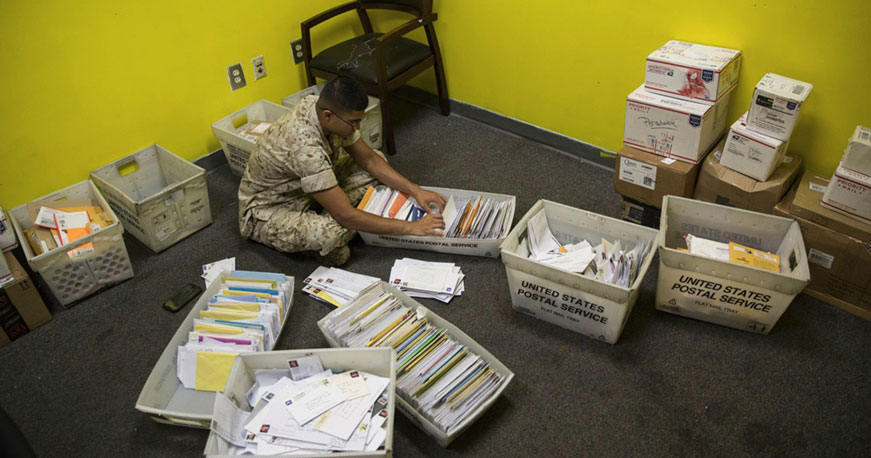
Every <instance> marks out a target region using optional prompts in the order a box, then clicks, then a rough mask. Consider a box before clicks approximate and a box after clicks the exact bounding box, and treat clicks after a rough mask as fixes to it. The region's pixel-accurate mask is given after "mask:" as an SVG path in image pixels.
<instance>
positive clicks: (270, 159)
mask: <svg viewBox="0 0 871 458" xmlns="http://www.w3.org/2000/svg"><path fill="white" fill-rule="evenodd" d="M317 100H318V97H317V96H315V95H310V96H307V97H304V98H303V99H302V100H300V101H299V103H298V104H297V105H296V107H294V108H293V109H292V110H290V111H288V112H287V113H285V114H284V115H282V116H281V117H280V118H278V120H277V121H275V122H274V123H273V124H272V126H271V127H269V129H267V130H266V132H264V133H263V135H262V136H261V137H260V139H258V140H257V146H256V147H255V148H254V151H253V152H252V153H251V157H250V158H249V159H248V165H247V167H245V174H244V175H243V176H242V182H241V183H240V184H239V227H240V229H241V230H242V233H243V235H245V236H247V235H249V234H246V229H245V228H246V227H247V228H251V227H252V226H253V224H250V223H253V221H252V220H260V221H266V220H268V219H269V217H270V216H271V215H272V213H273V212H274V211H275V209H276V208H279V207H281V206H291V207H299V210H303V209H305V208H306V207H308V205H309V200H308V199H307V198H304V197H305V196H306V195H311V194H312V193H315V192H319V191H325V190H327V189H330V188H332V187H334V186H336V185H338V181H337V180H336V175H335V173H334V171H333V167H334V166H335V164H337V163H338V162H339V159H340V157H341V156H347V153H346V152H345V151H344V150H343V149H342V147H343V146H350V145H353V144H354V143H355V142H356V141H357V140H358V139H359V138H360V131H359V130H355V131H354V135H353V136H352V137H351V138H349V139H347V140H345V139H343V138H342V137H339V136H338V135H330V136H329V137H327V136H325V135H324V132H323V130H322V129H321V125H320V122H319V121H318V114H317V107H315V102H317ZM249 230H250V229H249Z"/></svg>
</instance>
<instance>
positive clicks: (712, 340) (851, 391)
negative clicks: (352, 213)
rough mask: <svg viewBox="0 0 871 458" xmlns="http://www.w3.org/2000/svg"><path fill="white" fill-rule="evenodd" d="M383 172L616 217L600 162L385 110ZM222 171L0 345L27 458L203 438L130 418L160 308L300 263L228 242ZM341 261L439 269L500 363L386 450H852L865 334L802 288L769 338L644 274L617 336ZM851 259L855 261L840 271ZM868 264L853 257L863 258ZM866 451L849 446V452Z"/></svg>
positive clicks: (162, 332)
mask: <svg viewBox="0 0 871 458" xmlns="http://www.w3.org/2000/svg"><path fill="white" fill-rule="evenodd" d="M396 105H397V110H398V113H397V117H398V118H400V119H401V122H400V124H399V125H398V129H397V144H398V145H399V154H398V155H396V156H394V157H391V158H390V161H391V164H392V165H393V166H394V167H395V168H396V169H398V170H399V171H401V172H402V173H403V174H405V175H406V176H407V177H408V178H410V179H411V180H414V181H416V182H418V183H421V184H425V185H433V186H442V187H449V188H459V189H471V190H480V191H488V192H495V193H504V194H511V195H516V196H517V211H516V216H515V221H516V220H518V219H520V217H522V215H523V214H525V212H526V211H527V210H528V209H529V208H530V207H531V206H532V205H533V204H534V203H535V202H536V201H537V200H538V199H549V200H553V201H557V202H561V203H564V204H567V205H570V206H574V207H579V208H583V209H587V210H590V211H593V212H597V213H601V214H605V215H609V216H618V215H619V197H618V196H617V195H616V194H615V193H614V191H613V179H614V177H613V171H609V170H605V169H603V168H600V167H597V166H593V165H590V164H588V163H586V162H583V161H580V160H578V159H576V158H573V157H570V156H568V155H566V154H564V153H561V152H559V151H555V150H552V149H550V148H547V147H543V146H541V145H540V144H538V143H535V142H532V141H529V140H527V139H524V138H520V137H516V136H513V135H511V134H507V133H505V132H503V131H499V130H495V129H492V128H490V127H488V126H486V125H482V124H479V123H477V122H474V121H470V120H468V119H464V118H461V117H457V116H451V117H442V116H440V115H438V114H437V113H436V112H435V111H433V110H431V109H429V108H427V107H422V106H418V105H413V104H410V103H407V102H402V101H397V102H396ZM237 186H238V178H237V177H235V176H233V175H232V174H231V173H230V172H229V169H228V168H227V167H226V166H223V167H220V168H218V169H216V170H214V171H213V172H211V173H210V175H209V196H210V200H211V210H212V216H213V220H214V221H213V222H212V224H211V225H210V226H209V227H207V228H205V229H203V230H202V231H200V232H198V233H196V234H194V235H192V236H191V237H189V238H187V239H185V240H183V241H182V242H180V243H179V244H177V245H176V246H174V247H172V248H170V249H169V250H167V251H165V252H163V253H161V254H159V255H154V254H153V253H151V252H150V251H149V250H148V248H146V247H145V246H144V245H142V244H141V243H140V242H139V241H137V240H136V239H134V238H132V237H130V236H129V235H126V234H125V242H126V244H127V249H128V251H129V253H130V257H131V260H132V262H133V267H134V270H135V273H136V276H135V278H133V279H131V280H129V281H126V282H124V283H122V284H120V285H117V286H115V287H112V288H110V289H108V290H105V291H103V292H101V293H99V294H96V295H94V296H92V297H90V298H88V299H86V300H84V301H82V302H80V303H79V304H78V305H76V306H75V307H73V308H71V309H68V310H64V309H62V308H60V307H53V312H54V320H53V321H51V322H50V323H49V324H47V325H45V326H43V327H40V328H38V329H36V330H34V331H32V332H31V333H30V334H28V335H26V336H24V337H22V338H21V339H19V340H17V341H15V342H13V343H12V344H11V345H8V346H6V347H4V348H0V387H2V389H0V405H2V406H3V408H4V409H5V410H6V411H7V412H8V413H9V415H10V416H11V417H12V418H13V419H14V420H15V421H16V422H17V423H18V424H19V426H20V428H21V430H22V431H23V433H24V434H25V435H26V436H27V438H28V439H29V440H30V442H31V444H32V446H33V448H34V450H35V451H36V453H37V454H38V455H39V456H44V457H50V456H89V457H91V456H197V455H200V454H201V453H202V450H203V448H204V445H205V442H206V437H207V431H204V430H197V429H188V428H182V427H176V426H167V425H163V424H158V423H156V422H154V421H152V420H151V419H150V418H149V417H148V416H147V415H145V414H142V413H140V412H138V411H136V410H135V409H134V404H135V403H136V399H137V397H138V395H139V392H140V390H141V388H142V385H143V384H144V382H145V379H146V378H147V377H148V375H149V373H150V372H151V369H152V367H153V366H154V364H155V362H156V361H157V359H158V357H159V356H160V354H161V352H162V351H163V350H164V348H165V347H166V344H167V342H168V341H169V340H170V338H171V337H172V335H173V334H174V333H175V332H176V330H177V328H178V326H179V324H180V323H181V322H182V320H183V319H184V317H185V314H186V313H187V312H186V311H185V312H181V313H178V314H172V313H169V312H166V311H165V310H163V309H162V308H161V307H160V304H161V303H162V301H163V300H164V299H166V298H167V297H168V296H170V295H171V294H172V292H173V291H175V290H177V289H178V288H180V287H181V286H182V285H183V284H185V283H187V282H199V281H200V279H199V275H200V273H201V268H200V266H202V265H203V264H205V263H208V262H212V261H215V260H218V259H222V258H225V257H230V256H235V257H236V263H237V266H238V267H239V268H244V269H249V270H263V271H273V272H283V273H286V274H288V275H292V276H295V277H296V279H297V284H296V286H297V291H298V289H299V287H300V284H301V283H300V280H301V279H302V278H304V277H305V276H306V275H307V274H309V273H311V272H312V271H313V270H314V269H315V268H316V267H317V264H316V263H315V261H313V260H311V259H308V258H305V257H302V256H298V255H285V254H281V253H278V252H276V251H273V250H271V249H269V248H267V247H265V246H262V245H259V244H257V243H253V242H248V241H244V240H242V239H241V238H240V237H239V235H238V230H237V223H236V211H237V202H236V189H237ZM351 249H352V251H353V254H352V257H351V260H350V262H349V263H348V264H347V265H346V266H345V268H346V269H348V270H351V271H353V272H359V273H363V274H367V275H373V276H377V277H381V278H383V279H387V278H388V277H389V272H390V267H391V266H392V265H393V261H394V260H395V259H397V258H402V257H406V256H408V257H414V258H418V259H424V260H431V261H451V262H455V263H457V264H459V265H460V266H461V267H462V270H463V272H464V273H465V274H466V292H465V294H463V296H461V297H459V298H456V299H454V300H453V301H452V302H451V303H450V304H442V303H440V302H436V301H433V300H421V302H423V303H424V305H426V306H427V307H429V308H431V309H432V310H433V311H435V312H436V313H438V314H439V315H441V316H442V317H444V318H446V319H447V320H449V321H451V322H453V323H454V324H455V325H457V326H459V327H460V328H461V329H463V330H464V331H465V332H466V333H467V334H469V335H470V336H471V337H473V338H474V339H475V340H477V341H478V342H479V343H480V344H481V345H483V346H484V347H486V348H487V349H489V351H490V352H491V353H492V354H493V355H495V356H496V357H497V358H499V359H500V360H501V361H502V362H503V363H504V364H506V365H507V366H508V367H509V368H511V369H512V370H513V371H514V372H515V374H516V375H515V378H514V381H513V382H512V383H511V384H510V386H508V388H507V389H506V390H505V392H504V395H503V396H502V397H501V398H500V399H499V400H498V402H496V403H495V404H494V406H493V407H492V408H491V409H490V410H489V411H487V412H486V414H485V415H484V416H483V417H482V418H481V419H480V420H479V421H478V422H477V423H475V424H474V425H473V426H471V427H470V428H469V429H468V430H467V431H466V432H465V433H464V434H463V435H462V436H461V437H460V438H459V439H457V440H456V441H455V442H454V443H453V444H451V446H450V447H448V448H447V449H443V448H441V447H439V446H438V445H437V444H436V442H435V441H433V440H432V439H430V438H429V437H428V436H426V435H425V434H424V433H423V432H422V431H421V430H420V429H418V428H417V427H416V426H415V425H414V424H413V423H412V422H411V421H409V420H407V419H406V418H404V417H402V416H401V415H400V414H399V413H398V412H397V417H396V423H395V431H394V450H395V455H396V456H398V457H414V456H470V457H471V456H476V457H504V456H581V455H586V456H645V457H675V456H686V457H699V456H831V457H847V456H868V455H866V453H867V452H868V450H869V445H871V444H869V442H871V420H869V413H871V390H869V380H871V326H869V323H868V322H866V321H863V320H861V319H859V318H857V317H855V316H853V315H850V314H848V313H846V312H843V311H841V310H840V309H837V308H835V307H832V306H830V305H827V304H825V303H822V302H819V301H817V300H815V299H812V298H810V297H808V296H805V295H799V296H798V297H797V298H796V299H795V301H794V302H793V303H792V305H791V306H790V307H789V309H788V310H787V311H786V313H785V314H784V315H783V317H782V318H781V319H780V321H779V322H778V323H777V325H776V326H775V327H774V329H773V330H772V332H771V334H770V335H767V336H761V335H755V334H751V333H747V332H742V331H738V330H734V329H729V328H725V327H720V326H716V325H713V324H708V323H704V322H699V321H694V320H690V319H686V318H682V317H678V316H674V315H670V314H665V313H661V312H657V311H656V310H655V309H654V305H653V300H654V293H655V287H656V278H657V269H656V267H655V265H654V266H653V268H651V270H650V271H649V272H648V274H647V277H646V279H645V281H644V282H643V286H642V290H641V292H640V296H639V299H638V302H637V304H636V306H635V308H634V310H633V311H632V313H631V316H630V317H629V321H628V323H627V325H626V328H625V330H624V331H623V334H622V337H621V339H620V340H619V342H618V343H617V344H616V345H613V346H612V345H608V344H605V343H602V342H598V341H594V340H591V339H589V338H587V337H584V336H581V335H578V334H575V333H573V332H570V331H567V330H564V329H562V328H559V327H557V326H554V325H551V324H548V323H545V322H542V321H538V320H536V319H534V318H531V317H528V316H526V315H523V314H520V313H518V312H515V311H514V310H513V309H512V307H511V301H510V296H509V292H508V283H507V279H506V275H505V269H504V267H503V264H502V262H501V261H500V260H499V259H489V258H477V257H463V256H452V255H445V254H436V253H430V252H423V251H411V250H404V249H388V248H376V247H369V246H366V245H364V244H363V243H362V241H361V240H360V239H359V237H358V238H355V239H354V240H353V241H352V242H351ZM857 267H858V266H857ZM866 268H867V266H866ZM330 310H331V307H329V306H327V305H325V304H323V303H320V302H317V301H315V300H313V299H311V298H309V297H308V296H305V295H303V294H301V293H299V292H297V293H296V296H295V297H294V305H293V308H292V311H291V313H290V317H289V320H288V324H287V327H286V329H285V330H284V333H283V334H282V335H281V337H280V339H279V340H278V343H277V346H276V348H277V349H293V348H319V347H326V346H327V344H326V341H325V340H324V338H323V337H322V335H321V334H320V333H319V331H318V329H317V327H316V321H317V320H318V319H320V318H321V317H323V316H324V315H325V314H327V313H328V312H329V311H330ZM863 450H864V452H863Z"/></svg>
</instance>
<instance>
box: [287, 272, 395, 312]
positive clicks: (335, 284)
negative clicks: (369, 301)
mask: <svg viewBox="0 0 871 458" xmlns="http://www.w3.org/2000/svg"><path fill="white" fill-rule="evenodd" d="M379 281H381V279H380V278H375V277H370V276H368V275H362V274H356V273H354V272H348V271H347V270H342V269H337V268H335V267H323V266H321V267H318V268H317V269H315V271H314V272H312V273H311V275H309V276H308V277H306V279H305V280H303V281H302V282H303V283H304V286H303V287H302V291H303V292H304V293H306V294H308V295H309V296H311V297H313V298H315V299H317V300H319V301H321V302H326V303H327V304H330V305H333V306H336V307H341V306H343V305H345V304H347V303H348V302H351V300H353V299H354V298H355V297H357V295H358V294H359V293H360V291H362V290H363V289H364V288H366V287H367V286H369V285H371V284H372V283H375V282H379Z"/></svg>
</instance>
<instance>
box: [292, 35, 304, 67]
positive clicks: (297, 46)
mask: <svg viewBox="0 0 871 458" xmlns="http://www.w3.org/2000/svg"><path fill="white" fill-rule="evenodd" d="M290 53H291V54H292V55H293V63H294V64H298V63H300V62H302V57H303V53H302V38H297V39H296V40H293V41H291V42H290Z"/></svg>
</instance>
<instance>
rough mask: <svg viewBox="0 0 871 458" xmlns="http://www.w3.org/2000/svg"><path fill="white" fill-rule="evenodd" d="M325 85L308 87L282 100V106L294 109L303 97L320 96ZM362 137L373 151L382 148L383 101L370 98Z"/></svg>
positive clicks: (361, 126)
mask: <svg viewBox="0 0 871 458" xmlns="http://www.w3.org/2000/svg"><path fill="white" fill-rule="evenodd" d="M324 84H326V83H320V84H317V85H315V86H311V87H307V88H305V89H303V90H301V91H299V92H297V93H296V94H293V95H289V96H287V97H285V98H283V99H281V104H282V105H283V106H285V107H287V108H290V109H293V107H295V106H296V104H297V103H299V101H300V100H302V98H303V97H305V96H307V95H320V93H321V90H323V88H324ZM360 137H361V138H362V139H363V141H365V142H366V143H368V144H369V146H370V147H372V148H373V149H378V148H381V141H382V138H381V101H380V100H378V98H377V97H372V96H371V95H370V96H369V105H368V106H367V107H366V117H365V118H363V122H362V123H361V125H360Z"/></svg>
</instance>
